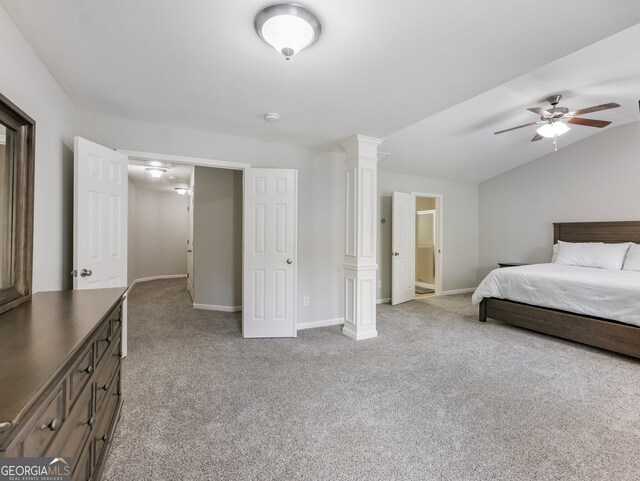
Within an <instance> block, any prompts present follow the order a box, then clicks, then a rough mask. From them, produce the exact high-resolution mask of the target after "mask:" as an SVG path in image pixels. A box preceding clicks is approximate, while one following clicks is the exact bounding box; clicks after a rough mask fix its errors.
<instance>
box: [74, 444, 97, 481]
mask: <svg viewBox="0 0 640 481" xmlns="http://www.w3.org/2000/svg"><path fill="white" fill-rule="evenodd" d="M92 451H93V444H92V442H91V440H90V441H89V442H88V443H86V444H85V446H84V450H83V451H82V454H80V457H79V458H78V459H77V460H76V459H74V460H73V475H72V479H73V481H91V468H92V466H91V453H92Z"/></svg>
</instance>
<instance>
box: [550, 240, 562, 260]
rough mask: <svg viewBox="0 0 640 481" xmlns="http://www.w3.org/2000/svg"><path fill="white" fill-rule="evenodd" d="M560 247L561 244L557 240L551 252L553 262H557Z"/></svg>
mask: <svg viewBox="0 0 640 481" xmlns="http://www.w3.org/2000/svg"><path fill="white" fill-rule="evenodd" d="M559 248H560V245H559V244H558V243H557V242H556V243H555V244H553V251H552V252H551V263H552V264H555V263H556V258H557V257H558V249H559Z"/></svg>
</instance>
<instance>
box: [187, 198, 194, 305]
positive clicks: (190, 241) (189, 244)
mask: <svg viewBox="0 0 640 481" xmlns="http://www.w3.org/2000/svg"><path fill="white" fill-rule="evenodd" d="M187 209H188V210H189V212H188V214H189V232H188V238H187V291H189V295H190V296H191V301H193V187H192V188H191V191H190V192H189V205H188V207H187Z"/></svg>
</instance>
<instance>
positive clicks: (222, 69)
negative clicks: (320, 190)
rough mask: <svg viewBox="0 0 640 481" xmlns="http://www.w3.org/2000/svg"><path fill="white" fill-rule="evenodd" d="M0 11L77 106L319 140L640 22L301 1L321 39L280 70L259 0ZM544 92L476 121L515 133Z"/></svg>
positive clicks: (472, 1) (484, 86)
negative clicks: (260, 21)
mask: <svg viewBox="0 0 640 481" xmlns="http://www.w3.org/2000/svg"><path fill="white" fill-rule="evenodd" d="M0 3H1V4H2V5H3V6H4V7H5V9H6V10H7V12H8V13H9V15H10V16H11V17H12V19H13V20H14V22H15V23H16V25H17V26H18V27H19V28H20V30H21V31H22V32H23V34H24V35H25V36H26V38H27V39H28V40H29V42H30V43H31V44H32V45H33V47H34V49H35V50H36V52H37V53H38V55H39V56H40V58H42V59H43V61H44V62H45V64H46V65H47V66H48V68H49V69H50V71H51V72H52V73H53V75H54V76H55V77H56V79H57V80H58V81H59V82H60V84H61V85H62V87H63V88H64V89H65V91H66V92H67V93H68V95H69V96H70V98H71V99H72V101H73V102H74V103H75V104H76V105H77V106H79V107H80V108H82V109H86V110H89V111H97V112H102V113H105V114H110V115H115V116H122V117H127V118H133V119H140V120H147V121H152V122H159V123H166V124H177V125H182V126H185V127H194V128H199V129H205V130H215V131H219V132H225V133H232V134H239V135H245V136H252V137H257V138H262V139H267V140H270V141H285V142H289V143H297V144H306V145H314V146H325V145H334V143H335V142H336V141H339V140H341V139H343V138H345V137H347V136H349V135H352V134H354V133H361V134H367V135H373V136H378V137H383V136H389V135H390V134H391V133H393V132H395V131H398V130H400V129H402V128H404V127H407V126H409V125H412V124H414V123H415V122H418V121H420V120H422V119H425V118H427V117H429V116H432V115H434V114H436V113H438V112H442V111H446V109H448V108H450V107H452V106H454V105H458V104H460V102H463V101H465V100H467V99H470V98H472V97H474V96H476V95H478V94H480V93H482V92H486V91H487V90H490V89H492V88H495V87H497V86H498V85H501V84H503V83H505V82H508V81H510V80H512V79H514V78H517V77H519V76H521V75H524V74H526V73H529V72H531V71H534V70H536V69H537V68H539V67H540V66H542V65H546V64H548V63H549V62H552V61H554V60H556V59H558V58H560V57H562V56H564V55H567V54H569V53H571V52H573V51H576V50H578V49H580V48H583V47H585V46H587V45H589V44H591V43H594V42H596V41H598V40H601V39H603V38H605V37H607V36H609V35H611V34H614V33H616V32H619V31H621V30H623V29H625V28H627V27H630V26H633V25H635V24H637V23H639V22H640V2H637V1H619V2H615V4H613V3H612V2H603V1H602V0H563V1H561V2H559V1H557V0H537V1H536V2H519V1H514V0H489V1H485V2H478V1H477V0H457V1H455V2H453V1H450V0H431V1H424V0H404V1H402V2H398V1H397V0H393V1H392V0H378V1H375V2H372V1H371V0H349V1H345V0H308V1H306V2H305V3H306V4H307V6H308V7H310V8H311V9H312V10H314V11H315V12H316V13H317V14H318V16H319V17H320V19H321V20H322V22H323V34H322V37H321V38H320V40H319V42H318V43H317V44H315V45H313V46H312V47H311V48H309V49H308V50H305V51H303V52H301V53H300V54H299V55H297V56H296V57H294V58H293V59H292V60H291V61H289V62H287V61H285V60H284V58H283V57H282V56H281V55H279V54H278V53H276V52H275V51H274V50H273V49H272V48H271V47H269V46H268V45H266V44H265V43H264V42H263V41H262V40H260V39H259V37H258V36H257V35H256V34H255V32H254V30H253V18H254V15H255V14H256V12H257V11H258V10H260V9H261V8H262V7H263V6H264V5H265V4H266V3H268V2H266V1H265V0H244V1H241V2H240V1H231V0H226V1H222V0H218V1H214V0H189V1H176V0H136V1H131V0H110V1H93V2H87V1H81V0H57V1H55V2H54V1H42V0H0ZM557 83H558V84H559V83H560V82H557ZM525 87H526V86H523V87H522V88H525ZM561 87H562V88H561V90H566V89H567V86H565V85H562V86H561ZM557 88H558V87H556V86H555V85H554V88H553V89H551V90H556V89H557ZM525 90H526V88H525ZM548 90H549V89H543V88H541V87H539V88H538V89H536V90H535V91H534V92H525V93H526V95H525V93H516V94H514V95H513V96H512V97H511V98H510V100H509V101H508V102H506V103H502V104H500V105H499V106H497V107H495V106H493V104H491V107H490V108H489V109H488V110H487V111H486V112H477V113H474V114H475V116H474V119H475V121H476V122H478V123H479V122H487V120H488V119H493V118H496V116H500V118H502V116H504V115H507V116H510V115H513V118H510V119H507V121H508V122H507V123H508V124H509V125H510V124H511V123H512V122H511V121H513V122H517V121H518V120H519V118H518V115H517V112H518V110H519V108H520V107H523V106H528V105H529V104H530V103H531V102H532V101H533V100H534V99H536V98H538V97H540V96H544V95H546V94H547V93H549V92H548ZM543 91H544V93H542V92H543ZM497 97H499V98H502V97H501V96H499V95H498V96H497ZM525 97H526V98H525ZM577 100H578V99H576V101H577ZM607 100H609V99H607ZM580 103H582V99H580ZM587 103H592V102H587ZM572 105H573V104H572ZM507 107H508V108H507ZM267 111H276V112H279V113H280V114H281V120H280V121H279V122H278V123H276V124H267V123H266V122H265V121H264V120H263V119H262V115H263V114H264V112H267ZM509 120H511V121H509ZM455 125H456V129H454V130H452V131H450V132H449V135H457V130H459V129H460V128H461V127H464V122H463V123H462V125H461V124H458V123H456V124H455ZM491 128H493V127H491ZM458 135H459V133H458ZM518 135H519V134H514V135H513V136H510V137H506V138H505V139H500V141H501V142H505V143H509V142H512V141H514V140H513V139H515V138H517V137H518ZM415 140H416V139H414V141H415ZM437 141H438V140H437V139H436V140H434V142H437ZM505 145H506V144H505ZM518 145H521V144H520V143H518ZM540 148H542V147H540ZM388 150H392V149H391V148H389V149H388ZM396 160H397V159H396ZM389 162H391V158H390V159H389ZM397 162H398V164H397V165H398V167H399V168H402V169H405V168H408V164H403V162H404V161H402V160H397ZM393 165H395V164H393ZM393 165H392V167H393ZM492 168H493V167H492ZM443 175H444V174H443ZM447 175H452V176H456V175H459V174H458V173H455V172H452V173H447Z"/></svg>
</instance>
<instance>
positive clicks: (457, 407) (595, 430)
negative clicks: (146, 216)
mask: <svg viewBox="0 0 640 481" xmlns="http://www.w3.org/2000/svg"><path fill="white" fill-rule="evenodd" d="M239 321H240V315H239V314H225V313H217V312H207V311H196V310H193V309H192V308H191V307H190V300H189V296H188V294H187V291H186V287H185V282H184V280H182V279H179V280H163V281H154V282H147V283H144V284H138V285H137V286H136V287H135V289H134V290H133V292H132V293H131V296H130V298H129V356H128V357H127V359H126V361H125V365H124V369H125V374H124V385H123V393H124V400H125V404H124V409H123V415H122V418H121V420H120V423H119V426H118V428H117V430H116V435H115V439H114V442H113V446H112V449H111V453H110V457H109V459H108V462H107V466H106V470H105V475H104V478H103V479H104V480H105V481H116V480H117V481H120V480H122V481H125V480H126V481H130V480H135V481H142V480H154V481H159V480H172V481H173V480H189V481H191V480H282V481H288V480H310V481H316V480H332V481H333V480H385V481H389V480H432V479H433V480H492V481H493V480H543V481H546V480H581V481H583V480H615V481H623V480H637V479H639V478H640V362H637V361H635V360H632V359H629V358H626V357H623V356H618V355H615V354H609V353H606V352H604V351H600V350H597V349H591V348H588V347H584V346H581V345H578V344H574V343H570V342H565V341H561V340H557V339H554V338H550V337H547V336H543V335H538V334H535V333H531V332H527V331H524V330H521V329H517V328H514V327H509V326H506V325H502V324H499V323H497V322H496V321H489V322H488V323H487V324H481V323H479V322H477V320H476V308H474V307H472V306H471V304H470V298H469V296H468V295H460V296H449V297H439V298H431V299H424V300H417V301H413V302H410V303H407V304H404V305H401V306H397V307H391V306H388V305H381V306H379V307H378V333H379V337H378V338H376V339H372V340H367V341H360V342H355V341H352V340H351V339H348V338H347V337H345V336H343V335H342V334H341V333H340V327H338V326H335V327H327V328H320V329H310V330H305V331H300V332H299V334H298V338H297V339H275V340H271V339H264V340H244V339H242V338H241V337H240V329H239Z"/></svg>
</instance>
